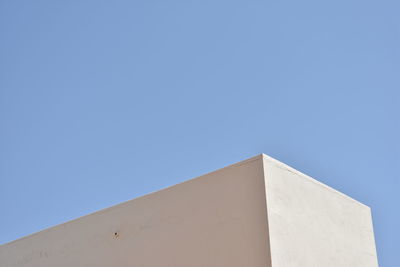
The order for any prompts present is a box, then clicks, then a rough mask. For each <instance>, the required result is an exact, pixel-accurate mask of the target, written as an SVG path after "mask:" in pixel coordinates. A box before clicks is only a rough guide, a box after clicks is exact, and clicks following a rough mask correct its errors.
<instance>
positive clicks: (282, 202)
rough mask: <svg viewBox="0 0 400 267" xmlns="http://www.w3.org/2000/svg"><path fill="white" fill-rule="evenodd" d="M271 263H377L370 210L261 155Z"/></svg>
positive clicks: (342, 266)
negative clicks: (262, 157) (262, 158)
mask: <svg viewBox="0 0 400 267" xmlns="http://www.w3.org/2000/svg"><path fill="white" fill-rule="evenodd" d="M264 169H265V181H266V195H267V204H268V223H269V234H270V242H271V255H272V266H273V267H299V266H306V267H377V266H378V262H377V257H376V250H375V241H374V234H373V228H372V220H371V212H370V208H369V207H367V206H365V205H363V204H361V203H360V202H357V201H355V200H353V199H351V198H349V197H348V196H346V195H344V194H342V193H339V192H338V191H336V190H333V189H332V188H330V187H328V186H326V185H324V184H322V183H320V182H318V181H316V180H314V179H312V178H310V177H308V176H306V175H304V174H302V173H300V172H298V171H296V170H294V169H293V168H290V167H289V166H287V165H285V164H283V163H281V162H278V161H276V160H274V159H271V158H269V157H267V156H264Z"/></svg>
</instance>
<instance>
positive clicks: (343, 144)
mask: <svg viewBox="0 0 400 267" xmlns="http://www.w3.org/2000/svg"><path fill="white" fill-rule="evenodd" d="M399 13H400V2H399V1H397V0H393V1H388V0H381V1H377V0H376V1H369V0H359V1H354V0H337V1H308V0H304V1H252V0H250V1H249V0H246V1H233V0H229V1H228V0H226V1H223V0H221V1H220V0H213V1H207V0H201V1H174V0H170V1H165V0H163V1H98V0H96V1H83V0H79V1H15V0H12V1H11V0H10V1H5V0H2V1H1V2H0V38H1V41H0V127H1V128H0V214H1V216H0V243H5V242H8V241H11V240H13V239H16V238H19V237H22V236H24V235H27V234H30V233H33V232H36V231H39V230H42V229H44V228H47V227H50V226H53V225H55V224H59V223H62V222H65V221H67V220H70V219H74V218H77V217H79V216H81V215H84V214H86V213H89V212H93V211H96V210H99V209H102V208H105V207H108V206H110V205H114V204H117V203H119V202H121V201H125V200H129V199H132V198H135V197H137V196H140V195H143V194H145V193H149V192H152V191H155V190H158V189H161V188H163V187H165V186H169V185H173V184H175V183H178V182H181V181H184V180H187V179H190V178H193V177H196V176H198V175H201V174H204V173H206V172H209V171H212V170H214V169H217V168H220V167H223V166H225V165H227V164H231V163H234V162H236V161H239V160H242V159H245V158H248V157H250V156H254V155H256V154H259V153H262V152H264V153H266V154H268V155H270V156H273V157H275V158H277V159H279V160H281V161H283V162H285V163H287V164H289V165H291V166H293V167H295V168H296V169H298V170H300V171H302V172H305V173H307V174H309V175H311V176H313V177H315V178H316V179H318V180H320V181H321V182H324V183H326V184H328V185H330V186H332V187H334V188H336V189H338V190H340V191H342V192H344V193H346V194H348V195H350V196H351V197H353V198H355V199H357V200H359V201H361V202H364V203H366V204H367V205H369V206H371V207H372V209H373V216H374V224H375V234H376V240H377V247H378V255H379V260H380V264H381V266H383V267H389V266H396V265H397V264H398V249H399V247H398V246H399V242H400V240H399V237H400V228H399V225H400V222H399V220H400V213H399V204H400V195H399V193H398V191H399V171H398V168H399V166H400V141H399V137H400V125H399V123H400V120H399V115H400V16H399Z"/></svg>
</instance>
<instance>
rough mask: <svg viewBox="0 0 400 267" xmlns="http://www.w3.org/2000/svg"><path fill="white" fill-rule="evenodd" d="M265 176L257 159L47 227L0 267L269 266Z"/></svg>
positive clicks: (12, 249)
mask: <svg viewBox="0 0 400 267" xmlns="http://www.w3.org/2000/svg"><path fill="white" fill-rule="evenodd" d="M262 172H263V169H262V159H261V158H260V157H256V158H253V159H250V160H248V161H245V162H242V163H239V164H236V165H233V166H231V167H227V168H224V169H222V170H219V171H216V172H213V173H210V174H208V175H205V176H202V177H200V178H197V179H194V180H191V181H188V182H185V183H182V184H179V185H176V186H173V187H170V188H167V189H164V190H162V191H159V192H156V193H153V194H150V195H147V196H144V197H141V198H138V199H135V200H132V201H129V202H126V203H123V204H120V205H117V206H114V207H111V208H109V209H106V210H103V211H100V212H97V213H94V214H91V215H88V216H85V217H82V218H80V219H77V220H74V221H71V222H68V223H65V224H62V225H59V226H56V227H53V228H50V229H48V230H45V231H42V232H39V233H37V234H34V235H32V236H28V237H26V238H23V239H20V240H17V241H14V242H11V243H9V244H6V245H4V246H1V248H0V266H2V267H17V266H21V267H22V266H23V267H28V266H29V267H34V266H35V267H36V266H38V267H39V266H40V267H56V266H57V267H72V266H88V267H89V266H90V267H102V266H104V267H105V266H107V267H111V266H113V267H119V266H120V267H122V266H135V267H146V266H152V267H155V266H162V267H189V266H190V267H196V266H198V267H200V266H201V267H206V266H208V267H212V266H215V267H222V266H229V267H235V266H237V267H239V266H241V267H242V266H254V267H265V266H270V264H269V262H270V259H269V257H268V255H269V254H268V253H269V247H268V237H267V235H268V231H267V227H266V207H265V191H264V180H263V174H262ZM115 233H116V235H115Z"/></svg>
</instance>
